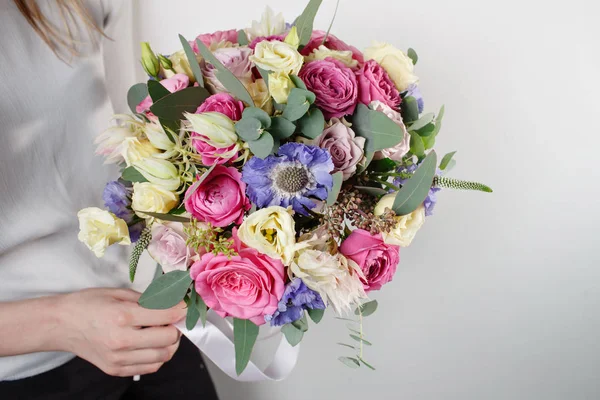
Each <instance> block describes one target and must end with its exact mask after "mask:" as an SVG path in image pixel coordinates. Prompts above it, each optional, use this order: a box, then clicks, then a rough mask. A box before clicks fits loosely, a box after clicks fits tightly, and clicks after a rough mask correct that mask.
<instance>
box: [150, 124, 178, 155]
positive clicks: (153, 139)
mask: <svg viewBox="0 0 600 400" xmlns="http://www.w3.org/2000/svg"><path fill="white" fill-rule="evenodd" d="M144 133H145V134H146V137H147V138H148V140H149V141H150V143H152V145H153V146H154V147H156V148H157V149H160V150H164V151H169V150H172V149H173V147H175V143H173V142H172V141H171V139H169V137H168V136H167V134H166V133H165V131H164V129H163V127H162V126H160V125H158V124H147V125H146V126H145V127H144Z"/></svg>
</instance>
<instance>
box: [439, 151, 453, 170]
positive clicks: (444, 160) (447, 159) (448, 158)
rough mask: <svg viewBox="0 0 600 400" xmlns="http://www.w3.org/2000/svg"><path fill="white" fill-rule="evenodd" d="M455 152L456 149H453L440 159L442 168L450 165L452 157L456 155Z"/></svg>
mask: <svg viewBox="0 0 600 400" xmlns="http://www.w3.org/2000/svg"><path fill="white" fill-rule="evenodd" d="M455 154H456V151H452V152H450V153H448V154H446V155H445V156H444V157H442V161H440V169H441V170H442V171H443V170H445V169H446V168H447V167H448V165H449V164H450V161H452V157H454V155H455Z"/></svg>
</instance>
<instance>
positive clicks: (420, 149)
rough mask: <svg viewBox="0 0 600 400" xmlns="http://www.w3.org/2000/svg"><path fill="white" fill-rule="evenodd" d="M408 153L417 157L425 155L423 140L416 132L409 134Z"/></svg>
mask: <svg viewBox="0 0 600 400" xmlns="http://www.w3.org/2000/svg"><path fill="white" fill-rule="evenodd" d="M410 152H411V153H413V154H414V155H415V156H417V157H422V156H423V155H424V154H425V145H424V144H423V139H422V138H421V136H419V134H418V133H416V132H411V133H410Z"/></svg>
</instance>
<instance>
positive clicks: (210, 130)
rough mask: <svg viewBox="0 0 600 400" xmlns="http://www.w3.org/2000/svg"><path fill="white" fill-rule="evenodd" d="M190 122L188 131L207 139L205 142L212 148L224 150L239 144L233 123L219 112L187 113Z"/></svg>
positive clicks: (186, 116)
mask: <svg viewBox="0 0 600 400" xmlns="http://www.w3.org/2000/svg"><path fill="white" fill-rule="evenodd" d="M185 118H187V120H188V121H189V127H188V130H189V131H192V132H196V133H198V134H199V135H202V136H204V137H205V138H206V140H205V142H206V143H208V144H210V145H211V146H213V147H215V148H217V149H222V148H225V147H229V146H232V145H234V144H235V143H237V140H238V137H237V134H236V133H235V125H234V123H233V121H232V120H231V119H230V118H229V117H227V116H226V115H224V114H221V113H219V112H212V111H211V112H203V113H200V114H190V113H186V114H185Z"/></svg>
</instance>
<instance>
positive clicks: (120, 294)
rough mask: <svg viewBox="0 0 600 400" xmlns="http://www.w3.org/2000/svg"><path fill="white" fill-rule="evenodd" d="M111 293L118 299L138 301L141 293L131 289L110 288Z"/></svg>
mask: <svg viewBox="0 0 600 400" xmlns="http://www.w3.org/2000/svg"><path fill="white" fill-rule="evenodd" d="M110 294H111V295H112V296H113V297H114V298H115V299H118V300H124V301H131V302H133V303H137V301H138V300H139V299H140V296H141V294H140V293H138V292H136V291H135V290H131V289H110Z"/></svg>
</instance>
